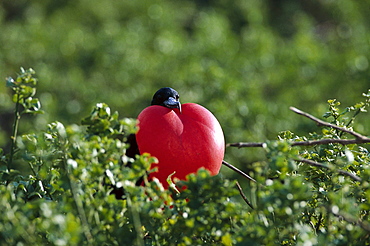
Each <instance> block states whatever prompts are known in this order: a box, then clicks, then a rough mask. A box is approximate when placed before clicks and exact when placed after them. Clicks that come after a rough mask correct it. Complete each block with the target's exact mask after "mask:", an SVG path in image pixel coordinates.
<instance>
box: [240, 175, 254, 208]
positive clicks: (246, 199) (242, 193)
mask: <svg viewBox="0 0 370 246" xmlns="http://www.w3.org/2000/svg"><path fill="white" fill-rule="evenodd" d="M236 187H237V188H238V190H239V193H240V196H241V197H242V198H243V200H244V201H245V202H246V203H247V204H248V206H249V207H251V209H254V207H253V205H252V203H250V201H249V200H248V198H247V196H246V195H245V194H244V192H243V189H242V187H241V186H240V184H239V182H238V181H236Z"/></svg>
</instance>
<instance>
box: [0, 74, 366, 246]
mask: <svg viewBox="0 0 370 246" xmlns="http://www.w3.org/2000/svg"><path fill="white" fill-rule="evenodd" d="M33 76H34V72H33V70H32V69H29V70H24V69H21V72H20V74H19V75H18V77H17V79H15V80H14V79H12V78H8V79H7V84H8V86H9V87H10V88H11V89H12V90H13V91H14V95H15V96H14V97H13V98H15V100H14V103H15V108H16V109H15V114H16V115H18V116H21V115H23V114H29V113H32V114H33V113H36V112H41V109H40V102H39V101H38V100H37V99H35V98H34V96H35V93H36V82H37V80H36V79H35V78H34V77H33ZM369 98H370V95H369V94H365V100H364V102H362V103H358V104H356V105H354V106H352V107H348V108H346V109H345V110H344V111H343V112H340V109H339V108H338V107H339V103H338V102H337V101H335V100H330V101H329V111H328V112H327V113H326V114H325V115H324V116H325V117H326V118H328V119H330V120H331V123H334V128H333V127H324V128H322V129H321V132H318V133H308V134H307V136H297V135H296V134H294V133H292V132H290V131H285V132H282V133H280V134H279V136H278V138H279V140H275V141H269V142H267V143H263V144H261V146H262V147H263V149H264V151H265V153H266V158H264V159H265V160H266V161H260V162H255V163H254V164H253V166H252V168H251V171H250V173H249V174H250V175H251V176H253V177H254V178H255V179H256V180H257V182H256V183H254V182H251V183H250V188H249V189H250V192H249V193H250V194H251V202H252V204H253V207H254V208H253V209H252V208H251V207H249V206H248V205H247V204H246V203H244V201H242V200H241V199H240V197H239V192H238V190H237V189H236V188H235V184H236V181H231V180H228V179H225V178H222V177H221V175H217V176H210V175H209V173H208V172H207V171H205V170H202V169H201V170H199V172H198V173H197V174H191V175H189V176H188V180H187V181H180V182H178V183H177V184H176V185H177V186H178V187H181V186H182V185H186V187H187V189H185V190H183V191H181V192H180V193H179V192H177V190H176V189H170V190H164V189H163V187H162V186H161V184H159V183H158V182H156V181H155V180H154V181H151V182H148V180H146V178H144V180H145V185H143V186H136V185H135V183H136V181H137V180H138V179H139V178H140V177H142V176H144V177H145V176H146V172H147V171H148V169H149V166H150V163H152V162H154V161H156V159H155V157H151V156H149V155H141V156H137V158H136V159H130V158H128V157H126V156H125V150H126V149H127V147H128V146H127V144H126V143H125V139H126V138H127V136H128V134H131V133H134V132H135V131H136V120H133V119H128V118H123V119H120V118H119V115H118V113H117V112H114V113H112V112H111V109H110V108H109V107H108V105H106V104H104V103H98V104H96V106H95V107H94V109H93V110H92V112H91V114H90V115H89V116H88V117H86V118H84V119H83V121H82V122H83V124H84V125H80V124H72V125H68V126H64V125H63V124H62V123H60V122H52V123H50V124H48V125H47V126H46V128H45V130H42V131H38V132H34V133H30V134H26V135H22V136H17V134H16V133H17V127H18V124H19V122H20V120H21V119H20V118H16V122H15V123H14V130H13V133H12V136H13V140H14V141H13V142H14V144H13V146H12V149H11V151H10V152H9V153H4V152H3V151H2V152H1V163H0V164H1V166H0V210H1V211H3V214H2V216H0V244H1V245H33V244H34V245H368V244H369V235H370V222H369V221H370V218H369V211H370V205H369V199H370V188H369V177H370V167H369V160H370V155H369V152H368V150H367V149H366V148H365V147H363V146H362V144H357V143H356V141H359V140H360V138H359V137H357V138H355V140H356V141H355V142H354V143H351V144H348V145H347V144H346V143H344V144H343V143H342V144H338V143H335V141H338V140H344V141H349V140H351V139H352V138H353V137H354V136H353V135H352V134H351V133H353V132H352V131H351V129H352V126H353V123H354V119H355V117H356V116H357V115H358V114H359V113H360V112H364V111H366V108H367V107H368V106H369ZM335 126H339V127H344V128H345V130H346V131H341V130H340V128H335ZM361 136H362V135H361ZM326 139H331V140H332V142H333V143H330V142H325V140H326ZM362 140H364V141H363V143H365V142H366V141H367V140H368V138H366V137H364V138H363V139H362ZM312 141H322V142H321V143H320V142H319V143H317V142H316V144H315V145H312ZM302 142H305V143H306V144H304V145H297V143H302ZM359 142H360V141H359ZM239 151H243V150H239ZM15 161H17V162H19V163H21V164H22V165H29V167H30V169H31V171H32V174H30V175H24V174H22V173H21V172H20V171H19V170H17V169H14V167H13V162H15ZM128 164H129V165H131V168H128V167H127V165H128ZM112 185H115V186H117V187H121V186H122V187H123V188H124V189H125V199H116V198H115V196H114V195H113V194H111V191H112Z"/></svg>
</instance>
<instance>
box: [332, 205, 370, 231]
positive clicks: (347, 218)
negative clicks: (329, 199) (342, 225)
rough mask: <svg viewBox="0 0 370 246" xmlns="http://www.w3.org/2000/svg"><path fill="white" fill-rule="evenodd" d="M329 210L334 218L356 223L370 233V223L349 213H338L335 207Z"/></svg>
mask: <svg viewBox="0 0 370 246" xmlns="http://www.w3.org/2000/svg"><path fill="white" fill-rule="evenodd" d="M327 210H328V211H330V212H331V213H332V214H333V215H334V216H336V217H339V218H342V219H344V220H345V221H347V222H349V223H354V224H356V225H358V226H360V227H361V228H362V229H364V230H365V231H368V232H370V224H369V223H368V222H366V221H362V220H361V219H357V218H355V217H353V216H352V215H350V214H348V213H344V212H340V211H336V209H333V207H331V208H328V209H327Z"/></svg>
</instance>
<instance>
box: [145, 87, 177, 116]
mask: <svg viewBox="0 0 370 246" xmlns="http://www.w3.org/2000/svg"><path fill="white" fill-rule="evenodd" d="M179 98H180V96H179V93H177V91H175V90H174V89H172V88H170V87H164V88H161V89H159V90H158V91H157V92H156V93H155V94H154V96H153V100H152V103H151V105H159V106H163V107H166V108H171V109H172V108H177V109H179V111H180V113H181V103H180V101H179Z"/></svg>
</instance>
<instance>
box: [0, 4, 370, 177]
mask: <svg viewBox="0 0 370 246" xmlns="http://www.w3.org/2000/svg"><path fill="white" fill-rule="evenodd" d="M369 10H370V1H368V0H363V1H348V0H316V1H315V0H301V1H297V0H284V1H283V0H269V1H267V0H234V1H226V0H217V1H207V0H203V1H194V0H193V1H191V0H187V1H175V0H172V1H170V0H161V1H149V0H144V1H123V0H116V1H111V0H109V1H108V0H65V1H55V0H35V1H26V0H17V1H11V0H3V1H1V2H0V77H1V78H2V80H3V86H1V87H0V117H1V118H0V122H1V124H0V127H1V129H0V147H4V148H7V147H6V146H7V144H8V142H9V132H10V131H11V124H12V120H13V116H12V113H13V108H14V105H13V104H12V102H11V93H10V90H9V89H8V88H6V87H5V77H7V76H13V77H16V73H17V72H18V71H19V68H20V67H21V66H22V67H24V68H26V69H27V68H29V67H32V68H33V69H34V70H35V71H36V73H37V74H36V76H37V77H38V79H39V86H38V92H37V97H38V98H40V100H41V103H42V109H43V110H45V112H46V113H45V114H43V115H38V116H32V117H26V118H24V119H22V122H21V133H26V132H29V131H35V130H36V131H37V130H39V129H45V128H46V124H47V123H50V122H51V121H55V120H58V121H61V122H62V123H64V124H72V123H80V120H81V119H82V118H83V117H85V116H87V115H88V114H89V113H90V110H91V109H92V107H93V106H94V105H95V104H96V103H98V102H105V103H107V104H108V105H110V107H111V109H112V110H113V111H119V113H120V116H121V117H136V116H137V115H138V114H139V113H140V111H141V110H142V109H143V108H145V107H146V106H148V105H149V103H150V101H151V97H152V95H153V94H154V92H155V91H156V90H157V89H159V88H160V87H164V86H170V87H173V88H175V89H176V90H177V91H178V92H179V93H180V96H181V102H182V103H186V102H195V103H199V104H201V105H203V106H205V107H206V108H208V109H209V110H210V111H212V112H213V113H214V114H215V116H216V117H217V118H218V119H219V121H220V123H221V125H222V127H223V129H224V132H225V137H226V142H239V141H249V142H261V141H265V140H267V139H276V136H277V134H278V133H279V132H280V131H283V130H291V131H293V132H298V133H307V132H309V131H318V129H317V128H316V126H315V124H314V123H313V122H310V121H309V120H306V119H303V118H302V117H300V116H297V115H295V114H294V113H292V112H290V111H289V109H288V107H289V106H295V107H298V108H300V109H302V110H305V111H307V112H309V113H311V114H314V115H316V116H319V117H321V116H322V115H323V114H324V113H325V112H326V110H327V104H326V101H327V100H328V99H332V98H337V99H338V100H339V101H341V102H342V105H343V106H350V105H352V104H354V103H356V102H358V101H361V100H362V96H361V94H362V93H363V92H367V90H368V88H369V87H370V86H369V77H370V76H369V75H370V74H369V72H370V69H369V59H370V52H369V51H370V32H369V27H370V15H369ZM367 119H368V116H366V115H362V116H361V117H359V118H358V121H357V125H356V129H355V130H357V131H359V132H361V133H364V134H366V133H370V131H369V130H368V129H369V124H370V123H369V122H368V121H367ZM261 151H262V150H259V149H242V150H239V149H231V148H228V149H227V150H226V157H225V159H226V160H227V161H229V162H231V163H233V164H234V165H236V166H238V167H240V168H242V169H243V170H248V166H249V165H251V163H252V162H254V161H257V160H261V159H263V152H261ZM225 172H227V171H225Z"/></svg>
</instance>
